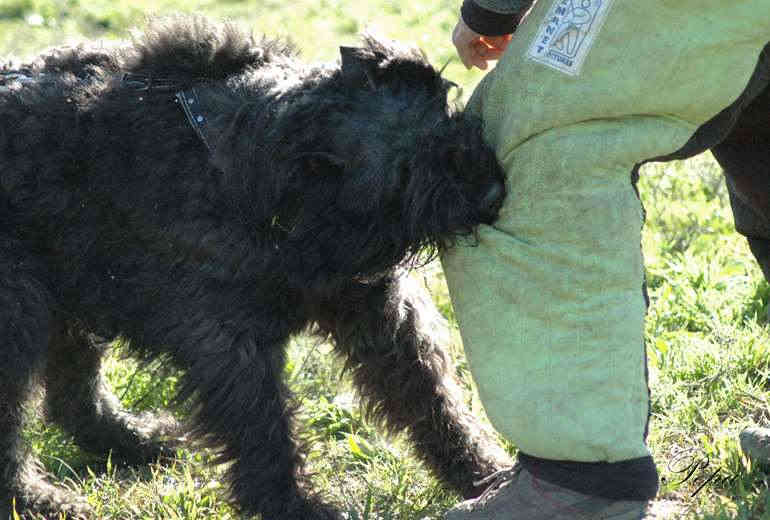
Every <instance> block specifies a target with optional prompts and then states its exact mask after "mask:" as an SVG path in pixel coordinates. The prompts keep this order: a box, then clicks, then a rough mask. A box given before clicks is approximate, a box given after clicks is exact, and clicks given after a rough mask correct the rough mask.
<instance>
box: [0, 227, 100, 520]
mask: <svg viewBox="0 0 770 520" xmlns="http://www.w3.org/2000/svg"><path fill="white" fill-rule="evenodd" d="M39 275H40V270H39V269H36V268H35V267H34V262H33V260H32V259H31V258H30V257H28V256H26V255H24V253H23V250H22V248H21V246H20V244H19V243H18V242H15V241H13V240H9V239H7V238H5V237H3V236H2V235H0V518H2V519H3V520H4V519H6V518H9V516H10V511H11V503H12V502H11V501H12V500H13V499H15V502H16V511H18V512H19V513H21V514H22V517H24V513H25V512H31V511H34V512H38V513H42V514H43V515H46V517H51V518H53V517H56V516H57V514H58V513H59V512H66V513H68V514H69V515H70V517H77V516H80V515H82V514H84V513H86V512H87V511H88V510H89V508H88V504H87V503H86V502H85V501H84V500H82V499H80V498H79V497H77V496H76V495H74V494H71V493H68V492H66V491H65V490H63V489H59V488H56V487H54V486H52V485H51V484H49V483H47V482H46V481H45V479H44V478H43V472H42V471H41V469H40V465H39V463H38V462H37V461H36V460H35V459H34V457H32V456H31V454H30V453H29V452H28V450H27V449H25V447H24V445H23V442H22V439H21V431H22V427H23V417H24V415H25V413H24V407H25V405H26V404H28V403H29V402H30V401H32V399H31V397H32V394H33V392H34V388H35V386H36V383H37V382H38V379H39V376H40V375H41V373H42V371H43V367H44V365H45V362H46V355H47V349H48V344H49V340H50V335H51V330H52V329H53V324H54V318H53V316H52V313H51V300H50V297H49V293H48V291H47V290H46V288H45V286H44V284H42V283H41V282H40V276H39Z"/></svg>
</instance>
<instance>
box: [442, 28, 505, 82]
mask: <svg viewBox="0 0 770 520" xmlns="http://www.w3.org/2000/svg"><path fill="white" fill-rule="evenodd" d="M511 36H512V35H510V34H505V35H502V36H482V35H480V34H478V33H476V32H475V31H473V30H472V29H471V28H470V27H468V26H467V25H466V24H465V22H464V21H463V19H462V18H460V19H459V20H458V22H457V25H455V28H454V30H453V31H452V43H453V44H454V46H455V49H456V50H457V55H458V56H459V57H460V61H462V63H463V65H465V68H467V69H470V68H472V67H478V68H479V69H481V70H486V69H487V66H488V64H487V62H488V61H492V60H498V59H500V56H502V54H503V52H504V51H505V48H506V47H507V46H508V42H510V40H511Z"/></svg>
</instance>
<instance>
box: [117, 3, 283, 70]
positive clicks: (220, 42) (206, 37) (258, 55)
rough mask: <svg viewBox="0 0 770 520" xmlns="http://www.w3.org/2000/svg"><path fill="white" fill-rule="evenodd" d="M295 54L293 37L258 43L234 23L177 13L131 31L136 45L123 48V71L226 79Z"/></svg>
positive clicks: (153, 19) (264, 40)
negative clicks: (287, 40) (289, 39)
mask: <svg viewBox="0 0 770 520" xmlns="http://www.w3.org/2000/svg"><path fill="white" fill-rule="evenodd" d="M295 54H296V50H295V49H294V46H293V45H292V44H291V43H289V42H285V41H281V40H267V39H264V38H263V39H262V41H259V42H258V41H256V40H255V39H254V38H253V37H252V35H251V34H249V33H248V32H246V31H245V30H243V29H241V28H239V27H237V26H236V25H235V24H232V23H223V24H218V23H215V22H212V21H210V20H208V19H206V18H204V17H202V16H190V15H173V16H168V17H160V18H152V19H150V20H149V21H148V25H147V28H146V29H145V30H144V31H142V32H137V33H134V34H133V45H132V46H130V47H129V48H127V49H126V50H125V54H124V60H123V61H124V67H123V70H124V71H126V72H129V73H135V74H142V75H148V76H152V77H163V78H168V79H172V80H174V81H176V82H178V83H179V84H180V85H185V84H187V83H193V82H195V81H199V80H201V79H209V80H221V79H225V78H227V77H229V76H231V75H234V74H237V73H239V72H241V71H243V70H244V69H246V68H258V67H260V66H262V65H264V64H265V63H268V62H270V61H272V60H273V59H274V58H275V57H277V56H279V55H280V56H293V55H295Z"/></svg>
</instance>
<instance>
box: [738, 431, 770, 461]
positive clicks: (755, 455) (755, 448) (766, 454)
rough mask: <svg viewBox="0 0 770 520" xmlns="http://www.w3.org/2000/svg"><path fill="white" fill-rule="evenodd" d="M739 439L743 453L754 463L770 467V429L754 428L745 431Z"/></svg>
mask: <svg viewBox="0 0 770 520" xmlns="http://www.w3.org/2000/svg"><path fill="white" fill-rule="evenodd" d="M738 438H739V439H740V441H741V451H743V453H744V454H745V455H746V456H747V457H748V458H749V459H751V461H752V462H753V463H757V464H761V465H764V466H768V465H770V428H759V427H757V426H752V427H749V428H746V429H745V430H743V431H742V432H741V433H740V435H738Z"/></svg>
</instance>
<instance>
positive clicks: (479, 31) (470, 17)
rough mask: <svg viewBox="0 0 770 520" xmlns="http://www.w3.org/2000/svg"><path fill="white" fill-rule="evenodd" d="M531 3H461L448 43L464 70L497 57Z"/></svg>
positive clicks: (526, 0)
mask: <svg viewBox="0 0 770 520" xmlns="http://www.w3.org/2000/svg"><path fill="white" fill-rule="evenodd" d="M533 3H534V2H533V0H465V1H464V3H463V5H462V8H461V10H460V14H461V16H460V19H459V20H458V22H457V25H456V26H455V28H454V31H453V32H452V43H454V45H455V48H456V49H457V54H458V55H459V56H460V59H461V60H462V62H463V64H464V65H465V67H466V68H468V69H470V68H471V67H473V66H476V67H478V68H479V69H481V70H486V68H487V62H488V61H492V60H497V59H499V58H500V56H501V55H502V53H503V52H504V51H505V48H506V47H507V45H508V42H509V41H510V39H511V36H512V34H513V32H514V31H515V30H516V27H517V26H518V24H519V22H520V21H521V19H522V18H523V16H524V14H525V13H526V12H527V11H528V10H529V8H530V7H531V5H532V4H533Z"/></svg>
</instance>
